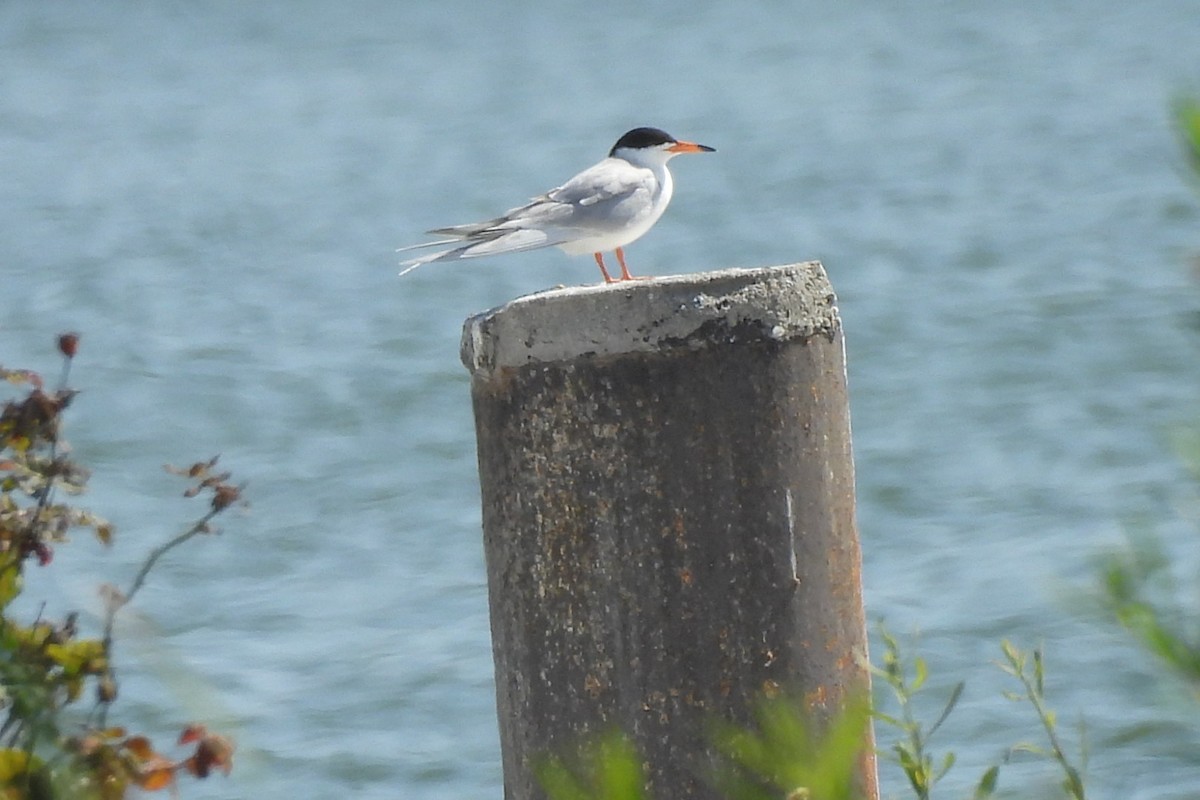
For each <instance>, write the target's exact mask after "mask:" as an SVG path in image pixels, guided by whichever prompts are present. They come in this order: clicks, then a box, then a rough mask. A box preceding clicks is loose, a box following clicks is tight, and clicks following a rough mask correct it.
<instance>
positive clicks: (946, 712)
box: [925, 681, 967, 739]
mask: <svg viewBox="0 0 1200 800" xmlns="http://www.w3.org/2000/svg"><path fill="white" fill-rule="evenodd" d="M966 685H967V684H966V681H959V682H958V684H957V685H956V686H955V687H954V690H953V691H952V692H950V699H949V700H947V701H946V707H945V708H943V709H942V713H941V716H939V717H938V718H937V722H935V723H933V727H931V728H930V729H929V733H927V734H925V738H926V739H928V738H929V737H930V736H933V733H934V731H936V730H937V729H938V728H940V727H942V723H943V722H945V721H946V717H948V716H950V712H951V711H953V710H954V707H955V706H956V705H958V698H960V697H962V693H963V689H965V688H966Z"/></svg>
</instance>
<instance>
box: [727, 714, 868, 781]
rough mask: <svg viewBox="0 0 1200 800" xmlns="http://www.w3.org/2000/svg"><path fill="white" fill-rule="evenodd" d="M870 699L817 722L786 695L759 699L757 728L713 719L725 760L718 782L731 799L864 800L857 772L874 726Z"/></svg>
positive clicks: (755, 724)
mask: <svg viewBox="0 0 1200 800" xmlns="http://www.w3.org/2000/svg"><path fill="white" fill-rule="evenodd" d="M870 719H871V716H870V703H869V701H868V699H867V698H866V697H861V698H856V699H850V700H849V701H847V702H846V703H845V705H844V706H843V707H842V709H841V711H840V713H839V714H837V715H836V716H835V717H834V718H833V719H832V720H830V721H829V722H828V723H826V724H818V723H817V722H815V721H814V720H813V718H812V717H811V716H810V715H809V714H807V713H805V711H804V707H803V705H802V704H801V703H800V702H799V701H796V700H794V699H789V698H788V697H787V696H786V695H780V696H776V697H768V696H763V697H760V698H759V701H758V704H757V707H756V708H755V709H754V724H753V725H752V726H750V727H742V726H739V725H736V724H734V723H731V722H727V721H724V720H714V721H713V723H712V726H711V731H710V740H711V742H712V744H713V747H714V748H715V749H716V751H717V752H718V753H719V754H720V756H721V763H720V765H719V766H718V768H717V770H716V772H715V774H714V783H715V785H716V787H717V788H718V789H720V790H721V792H722V793H723V794H724V795H725V796H726V797H729V798H732V800H779V798H787V800H860V798H862V797H863V795H862V792H861V791H860V787H859V781H858V773H859V769H860V766H861V763H862V755H863V748H864V746H865V742H866V741H868V739H867V732H868V726H869V725H870Z"/></svg>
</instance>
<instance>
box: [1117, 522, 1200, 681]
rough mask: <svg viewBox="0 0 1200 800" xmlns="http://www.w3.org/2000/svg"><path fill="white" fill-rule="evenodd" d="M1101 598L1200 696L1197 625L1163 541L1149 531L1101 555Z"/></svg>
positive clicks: (1199, 651)
mask: <svg viewBox="0 0 1200 800" xmlns="http://www.w3.org/2000/svg"><path fill="white" fill-rule="evenodd" d="M1098 579H1099V583H1100V592H1099V596H1100V603H1101V606H1102V608H1103V609H1104V611H1106V612H1107V614H1108V615H1109V616H1110V617H1111V619H1113V620H1115V621H1116V622H1117V623H1118V624H1119V625H1121V627H1123V628H1125V630H1127V631H1129V633H1130V634H1132V636H1133V637H1134V639H1136V640H1137V642H1138V643H1139V644H1141V645H1142V646H1143V647H1145V648H1146V650H1148V651H1149V652H1150V653H1151V654H1153V655H1154V656H1156V657H1157V658H1158V659H1159V660H1160V661H1161V662H1162V663H1163V664H1165V665H1166V666H1167V667H1169V668H1170V669H1171V670H1172V671H1173V672H1174V673H1175V674H1177V675H1179V676H1180V677H1181V678H1183V679H1184V680H1185V681H1186V682H1187V683H1188V685H1189V686H1190V688H1191V690H1192V692H1193V693H1194V694H1195V695H1196V697H1197V698H1198V699H1200V629H1198V626H1197V613H1196V610H1195V609H1189V608H1188V607H1187V605H1186V604H1185V603H1184V602H1183V601H1182V600H1181V599H1179V597H1180V594H1181V593H1180V591H1179V589H1178V587H1177V586H1176V583H1175V578H1174V575H1173V574H1172V571H1171V562H1170V559H1169V558H1168V556H1167V554H1166V553H1165V552H1164V550H1163V544H1162V542H1161V541H1160V540H1159V539H1158V537H1157V536H1155V535H1154V534H1152V533H1149V532H1142V533H1138V534H1130V540H1129V545H1128V546H1127V547H1126V548H1124V549H1123V550H1119V551H1116V552H1113V553H1109V554H1107V555H1105V556H1104V557H1103V558H1102V559H1101V561H1100V566H1099V568H1098Z"/></svg>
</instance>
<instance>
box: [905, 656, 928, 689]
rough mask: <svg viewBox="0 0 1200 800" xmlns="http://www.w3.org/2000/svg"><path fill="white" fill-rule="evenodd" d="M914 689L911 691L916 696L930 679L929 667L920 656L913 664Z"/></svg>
mask: <svg viewBox="0 0 1200 800" xmlns="http://www.w3.org/2000/svg"><path fill="white" fill-rule="evenodd" d="M913 672H914V673H915V674H914V676H913V682H912V688H911V689H910V690H909V692H910V693H911V694H916V693H917V692H918V691H919V690H920V689H921V687H922V686H924V685H925V679H926V678H928V677H929V666H928V665H927V664H926V663H925V659H923V658H921V657H920V656H918V657H917V659H916V660H915V661H914V662H913Z"/></svg>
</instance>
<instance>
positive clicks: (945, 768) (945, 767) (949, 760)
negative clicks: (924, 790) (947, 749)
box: [933, 753, 958, 783]
mask: <svg viewBox="0 0 1200 800" xmlns="http://www.w3.org/2000/svg"><path fill="white" fill-rule="evenodd" d="M957 760H958V759H957V758H956V756H955V755H954V753H946V757H945V758H944V759H942V766H941V768H940V769H938V771H937V773H935V774H934V776H933V782H934V783H937V782H938V781H940V780H941V779H942V778H943V777H944V776H945V775H946V773H947V772H949V771H950V768H951V767H953V766H954V762H955V761H957Z"/></svg>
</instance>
